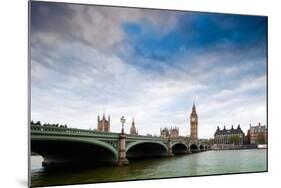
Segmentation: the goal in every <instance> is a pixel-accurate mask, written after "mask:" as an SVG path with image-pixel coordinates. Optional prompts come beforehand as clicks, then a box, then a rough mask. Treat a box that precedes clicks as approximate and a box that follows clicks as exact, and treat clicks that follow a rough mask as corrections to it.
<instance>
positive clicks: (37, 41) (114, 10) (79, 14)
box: [30, 1, 267, 138]
mask: <svg viewBox="0 0 281 188" xmlns="http://www.w3.org/2000/svg"><path fill="white" fill-rule="evenodd" d="M30 18H31V30H30V33H31V37H30V50H31V119H32V120H33V121H41V122H42V123H60V124H67V125H68V127H73V128H82V129H95V128H96V127H97V116H98V114H99V115H101V116H102V114H103V113H104V114H105V115H106V117H108V116H109V115H110V118H111V131H112V132H120V131H121V123H120V118H121V116H122V115H124V116H125V118H126V123H125V132H127V133H128V132H129V129H130V126H131V123H132V118H133V117H134V120H135V125H136V128H137V129H138V132H139V134H141V135H146V134H152V135H159V134H160V128H163V127H168V128H170V127H178V128H179V134H180V135H182V136H187V135H190V123H189V122H190V119H189V118H190V113H191V110H192V104H193V102H194V103H195V105H196V110H197V114H198V118H199V123H198V136H199V137H200V138H212V137H213V135H214V133H215V131H216V129H217V126H220V127H221V128H223V126H224V125H225V126H226V128H231V125H234V127H237V126H238V124H240V126H241V128H242V129H243V131H244V133H246V131H247V129H248V128H249V124H252V125H257V124H258V123H259V122H261V123H262V124H266V119H267V116H266V79H267V75H266V67H267V49H266V44H267V18H266V17H262V16H246V15H230V14H214V13H200V12H184V11H169V10H152V9H136V8H120V7H119V8H118V7H104V6H89V5H78V4H63V3H51V2H34V1H32V2H31V17H30Z"/></svg>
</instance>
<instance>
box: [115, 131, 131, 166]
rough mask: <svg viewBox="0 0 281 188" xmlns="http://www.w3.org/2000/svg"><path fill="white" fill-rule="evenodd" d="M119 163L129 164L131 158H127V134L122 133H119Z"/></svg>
mask: <svg viewBox="0 0 281 188" xmlns="http://www.w3.org/2000/svg"><path fill="white" fill-rule="evenodd" d="M117 164H118V165H120V166H121V165H128V164H129V160H128V159H127V158H126V134H124V133H121V134H120V135H119V156H118V162H117Z"/></svg>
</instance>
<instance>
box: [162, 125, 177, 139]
mask: <svg viewBox="0 0 281 188" xmlns="http://www.w3.org/2000/svg"><path fill="white" fill-rule="evenodd" d="M160 137H164V138H175V137H179V128H177V127H174V128H172V127H171V128H170V129H168V128H167V127H165V128H163V129H162V128H160Z"/></svg>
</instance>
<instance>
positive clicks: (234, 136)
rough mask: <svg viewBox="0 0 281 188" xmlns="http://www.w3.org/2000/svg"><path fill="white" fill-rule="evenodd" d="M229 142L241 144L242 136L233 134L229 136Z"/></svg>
mask: <svg viewBox="0 0 281 188" xmlns="http://www.w3.org/2000/svg"><path fill="white" fill-rule="evenodd" d="M229 143H231V144H235V145H237V144H239V143H240V138H239V136H238V135H233V136H231V137H230V138H229Z"/></svg>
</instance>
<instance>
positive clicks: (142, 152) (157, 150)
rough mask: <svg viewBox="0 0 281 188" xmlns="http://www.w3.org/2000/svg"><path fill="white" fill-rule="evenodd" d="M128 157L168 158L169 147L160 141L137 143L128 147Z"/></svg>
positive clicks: (132, 143) (131, 143)
mask: <svg viewBox="0 0 281 188" xmlns="http://www.w3.org/2000/svg"><path fill="white" fill-rule="evenodd" d="M126 156H127V158H128V159H134V158H135V159H136V158H151V157H164V156H165V157H166V156H168V147H167V145H166V144H164V143H163V142H160V141H135V142H130V143H129V144H127V146H126Z"/></svg>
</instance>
